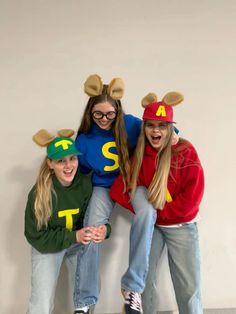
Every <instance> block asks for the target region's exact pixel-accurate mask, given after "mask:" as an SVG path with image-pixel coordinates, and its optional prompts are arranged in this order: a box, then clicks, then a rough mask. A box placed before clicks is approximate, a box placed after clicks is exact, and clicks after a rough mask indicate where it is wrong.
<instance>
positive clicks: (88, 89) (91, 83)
mask: <svg viewBox="0 0 236 314" xmlns="http://www.w3.org/2000/svg"><path fill="white" fill-rule="evenodd" d="M102 89H103V84H102V79H101V77H100V76H99V75H97V74H93V75H90V76H89V77H88V78H87V80H86V81H85V83H84V91H85V93H86V94H87V95H88V96H90V97H94V96H98V95H101V94H102Z"/></svg>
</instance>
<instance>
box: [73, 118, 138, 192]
mask: <svg viewBox="0 0 236 314" xmlns="http://www.w3.org/2000/svg"><path fill="white" fill-rule="evenodd" d="M141 122H142V120H140V119H138V118H136V117H134V116H132V115H124V124H125V129H126V132H127V136H128V146H129V148H130V149H133V148H134V147H135V146H136V143H137V140H138V136H139V133H140V128H141ZM75 145H76V147H77V149H78V150H79V151H80V152H81V153H82V155H80V156H79V162H80V169H81V171H82V172H83V173H88V172H90V171H92V172H93V173H92V185H93V186H103V187H107V188H109V187H110V186H111V185H112V183H113V181H114V180H115V178H116V177H117V176H118V174H119V161H118V153H117V149H116V143H115V139H114V136H113V133H112V130H103V129H101V128H99V127H98V126H97V124H95V123H94V124H93V126H92V127H91V129H90V130H89V132H87V133H86V134H85V133H84V134H80V135H79V136H78V137H77V139H76V141H75Z"/></svg>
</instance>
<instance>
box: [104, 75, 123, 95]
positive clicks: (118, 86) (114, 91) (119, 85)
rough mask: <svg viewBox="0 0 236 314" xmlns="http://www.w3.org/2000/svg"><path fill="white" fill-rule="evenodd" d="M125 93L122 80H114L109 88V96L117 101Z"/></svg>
mask: <svg viewBox="0 0 236 314" xmlns="http://www.w3.org/2000/svg"><path fill="white" fill-rule="evenodd" d="M124 92H125V84H124V82H123V80H122V79H121V78H114V79H113V80H112V81H111V82H110V84H109V85H108V88H107V94H108V95H109V96H111V98H113V99H115V100H120V99H121V98H122V97H123V95H124Z"/></svg>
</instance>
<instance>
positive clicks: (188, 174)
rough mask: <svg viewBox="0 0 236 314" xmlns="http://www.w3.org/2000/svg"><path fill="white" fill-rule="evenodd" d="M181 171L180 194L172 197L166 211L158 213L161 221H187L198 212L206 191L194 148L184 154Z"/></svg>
mask: <svg viewBox="0 0 236 314" xmlns="http://www.w3.org/2000/svg"><path fill="white" fill-rule="evenodd" d="M179 171H180V176H179V179H178V180H180V182H177V184H178V192H177V194H176V196H174V197H173V196H172V202H169V203H166V204H165V206H164V209H163V210H162V211H159V212H158V215H160V219H163V220H169V219H170V220H172V219H176V218H183V221H186V220H188V217H195V216H196V214H197V212H198V207H199V204H200V202H201V200H202V196H203V191H204V173H203V169H202V166H201V163H200V161H199V158H198V155H197V153H196V151H195V149H194V148H193V147H190V148H189V149H188V150H187V152H186V153H185V154H184V162H183V164H182V165H181V168H180V170H179ZM157 219H158V218H157Z"/></svg>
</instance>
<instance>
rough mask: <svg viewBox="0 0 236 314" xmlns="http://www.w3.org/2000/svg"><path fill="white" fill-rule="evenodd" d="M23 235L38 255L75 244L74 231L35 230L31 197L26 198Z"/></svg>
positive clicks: (57, 229) (57, 228)
mask: <svg viewBox="0 0 236 314" xmlns="http://www.w3.org/2000/svg"><path fill="white" fill-rule="evenodd" d="M24 233H25V237H26V239H27V241H28V242H29V243H30V244H31V245H32V246H33V247H34V248H35V249H36V250H38V251H39V252H40V253H56V252H59V251H61V250H63V249H65V248H68V247H69V246H70V245H72V244H74V243H76V231H69V230H67V229H65V228H61V227H56V228H50V227H48V228H46V227H43V228H42V229H41V230H37V225H36V218H35V214H34V199H33V197H32V195H31V197H30V196H29V197H28V201H27V205H26V209H25V232H24Z"/></svg>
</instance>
